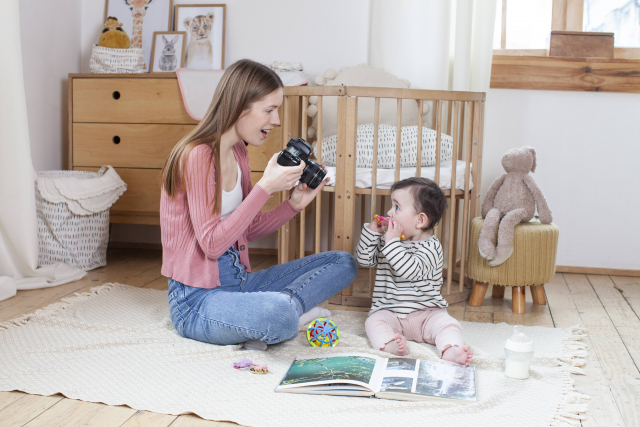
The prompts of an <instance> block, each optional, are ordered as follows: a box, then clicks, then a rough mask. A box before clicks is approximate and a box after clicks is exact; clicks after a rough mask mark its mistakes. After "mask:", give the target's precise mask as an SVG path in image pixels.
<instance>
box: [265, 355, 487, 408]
mask: <svg viewBox="0 0 640 427" xmlns="http://www.w3.org/2000/svg"><path fill="white" fill-rule="evenodd" d="M275 391H277V392H286V393H308V394H330V395H336V396H364V397H377V398H380V399H392V400H434V401H450V402H452V403H475V402H476V371H475V368H474V367H466V366H452V365H449V364H445V363H432V362H425V361H424V360H418V359H404V358H385V357H378V356H374V355H372V354H367V353H341V354H330V355H326V356H318V355H313V356H299V357H297V358H296V359H295V360H294V361H293V364H292V365H291V367H290V368H289V371H288V372H287V374H286V375H285V376H284V378H283V379H282V381H281V382H280V384H279V385H278V386H277V387H276V390H275Z"/></svg>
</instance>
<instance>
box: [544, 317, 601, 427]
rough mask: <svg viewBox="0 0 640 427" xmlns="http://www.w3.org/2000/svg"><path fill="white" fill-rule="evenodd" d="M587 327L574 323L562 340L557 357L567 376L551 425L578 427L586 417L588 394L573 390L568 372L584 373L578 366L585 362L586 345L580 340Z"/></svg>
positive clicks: (584, 335)
mask: <svg viewBox="0 0 640 427" xmlns="http://www.w3.org/2000/svg"><path fill="white" fill-rule="evenodd" d="M587 334H588V333H587V329H586V328H581V327H580V326H579V325H575V326H573V327H571V328H569V336H568V337H567V338H565V340H564V342H563V346H562V347H563V352H562V354H561V355H560V357H558V366H561V367H562V368H563V369H564V371H565V373H566V375H567V377H566V379H565V381H564V387H563V388H564V395H565V396H564V398H563V399H562V401H561V402H560V404H559V405H558V410H557V412H556V414H555V415H554V417H553V419H552V420H551V423H550V426H552V427H579V426H580V425H581V421H584V420H586V419H587V416H586V415H585V412H587V410H588V409H589V406H588V405H587V401H588V400H590V399H591V397H590V396H588V395H586V394H584V393H580V392H579V391H576V390H575V381H574V380H573V378H571V376H570V374H577V375H584V371H583V370H582V369H580V367H582V366H584V365H585V364H586V363H587V360H586V359H587V356H588V355H589V353H588V352H587V345H586V344H585V343H584V342H581V341H582V340H583V339H584V338H585V337H586V336H587Z"/></svg>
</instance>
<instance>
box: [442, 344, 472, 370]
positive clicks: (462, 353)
mask: <svg viewBox="0 0 640 427" xmlns="http://www.w3.org/2000/svg"><path fill="white" fill-rule="evenodd" d="M472 358H473V351H471V350H470V347H469V346H468V345H463V346H462V347H449V348H448V349H446V350H445V351H444V353H442V359H443V360H447V361H449V362H453V363H458V364H460V365H465V366H469V362H471V359H472Z"/></svg>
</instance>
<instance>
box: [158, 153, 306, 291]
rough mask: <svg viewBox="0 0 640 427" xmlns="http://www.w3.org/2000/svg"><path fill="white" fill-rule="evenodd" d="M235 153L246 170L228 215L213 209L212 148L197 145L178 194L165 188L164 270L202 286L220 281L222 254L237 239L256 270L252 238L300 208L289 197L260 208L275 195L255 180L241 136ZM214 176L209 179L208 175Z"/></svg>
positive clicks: (162, 222) (184, 281)
mask: <svg viewBox="0 0 640 427" xmlns="http://www.w3.org/2000/svg"><path fill="white" fill-rule="evenodd" d="M233 153H234V154H235V157H236V160H237V161H238V164H239V165H240V170H241V171H242V182H241V184H242V199H243V200H242V203H240V206H238V207H237V208H236V210H234V211H233V212H232V213H231V214H230V215H229V216H228V217H226V218H225V219H224V220H220V215H219V214H217V215H213V214H212V213H211V211H212V206H213V205H212V203H213V199H214V197H215V188H216V182H215V170H214V168H215V165H213V164H212V165H211V166H209V158H210V155H211V148H210V147H209V146H208V145H206V144H203V145H198V146H197V147H196V148H194V149H193V150H192V151H191V153H190V154H189V158H188V160H187V163H186V173H185V181H186V182H187V188H188V191H186V192H185V191H184V185H182V186H180V188H179V189H178V192H177V194H176V196H175V197H174V198H171V197H169V196H168V195H167V193H166V192H165V191H164V189H162V195H161V198H160V227H161V233H162V270H161V273H162V275H163V276H166V277H171V278H172V279H174V280H177V281H178V282H180V283H182V284H185V285H188V286H193V287H197V288H215V287H217V286H220V279H219V275H218V258H220V256H222V255H223V254H224V253H225V252H226V250H227V249H229V248H230V247H231V246H233V245H234V244H236V247H237V249H238V251H239V253H240V262H241V263H242V264H243V265H244V266H245V268H246V270H247V271H249V272H250V271H251V266H250V264H249V253H248V245H247V241H253V240H258V239H260V238H262V237H264V236H266V235H268V234H271V233H272V232H274V231H276V230H277V229H278V228H280V227H281V226H282V225H283V224H284V223H285V222H287V221H289V220H290V219H291V218H293V217H294V216H295V215H296V214H297V213H298V212H300V211H299V210H296V209H294V208H293V206H291V204H290V203H289V200H285V201H284V202H282V203H281V204H280V205H279V206H278V207H276V208H275V209H272V210H270V211H268V212H260V209H262V206H263V205H264V203H265V202H266V201H267V200H268V199H269V198H270V197H271V196H270V195H269V194H268V193H267V192H266V191H264V190H263V189H262V188H261V187H260V186H258V185H256V186H255V187H252V185H251V169H250V166H249V153H248V152H247V148H246V147H245V145H244V142H242V141H240V142H238V143H237V144H236V145H234V146H233ZM207 172H209V176H208V179H207V181H206V182H205V177H207Z"/></svg>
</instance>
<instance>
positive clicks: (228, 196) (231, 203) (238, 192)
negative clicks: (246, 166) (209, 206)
mask: <svg viewBox="0 0 640 427" xmlns="http://www.w3.org/2000/svg"><path fill="white" fill-rule="evenodd" d="M241 181H242V171H241V170H240V164H239V163H238V181H237V182H236V186H235V187H233V190H231V191H229V192H226V191H224V190H222V207H221V209H220V219H225V218H226V217H227V216H229V215H230V214H231V213H232V212H233V211H235V210H236V208H237V207H238V206H240V203H242V184H241Z"/></svg>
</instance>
